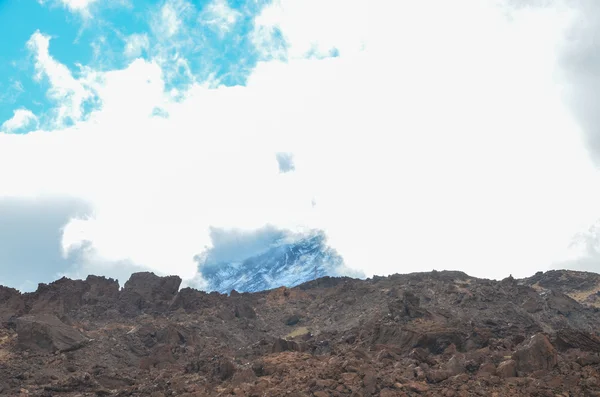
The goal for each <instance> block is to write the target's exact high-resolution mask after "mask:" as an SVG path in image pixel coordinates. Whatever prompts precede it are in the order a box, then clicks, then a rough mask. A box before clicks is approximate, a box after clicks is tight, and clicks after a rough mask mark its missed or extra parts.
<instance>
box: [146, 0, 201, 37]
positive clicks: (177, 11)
mask: <svg viewBox="0 0 600 397" xmlns="http://www.w3.org/2000/svg"><path fill="white" fill-rule="evenodd" d="M192 10H193V6H192V5H191V4H190V3H188V2H187V1H185V0H166V1H165V2H164V3H163V4H162V6H161V7H160V9H159V11H158V12H157V13H156V15H154V17H153V20H152V28H153V30H154V33H155V34H156V35H157V36H159V37H162V38H163V39H169V38H171V37H172V36H174V35H176V34H178V33H181V31H182V30H184V29H185V28H186V26H185V25H184V19H185V17H186V16H187V15H188V14H189V13H190V12H191V11H192Z"/></svg>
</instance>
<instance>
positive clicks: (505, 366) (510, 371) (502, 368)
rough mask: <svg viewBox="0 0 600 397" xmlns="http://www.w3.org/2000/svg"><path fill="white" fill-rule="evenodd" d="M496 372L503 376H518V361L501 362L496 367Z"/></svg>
mask: <svg viewBox="0 0 600 397" xmlns="http://www.w3.org/2000/svg"><path fill="white" fill-rule="evenodd" d="M496 374H497V375H498V376H499V377H501V378H512V377H515V376H517V363H516V361H515V360H507V361H504V362H501V363H500V365H498V368H497V369H496Z"/></svg>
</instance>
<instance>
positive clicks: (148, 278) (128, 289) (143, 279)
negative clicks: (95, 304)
mask: <svg viewBox="0 0 600 397" xmlns="http://www.w3.org/2000/svg"><path fill="white" fill-rule="evenodd" d="M180 285H181V278H180V277H179V276H168V277H159V276H157V275H155V274H154V273H151V272H140V273H133V274H132V275H131V277H130V278H129V280H127V282H126V283H125V285H124V286H123V290H122V291H121V292H120V294H119V301H120V310H121V313H123V314H127V315H137V314H139V313H140V312H154V313H156V312H158V313H162V312H165V311H167V310H168V309H169V307H170V306H171V304H172V302H173V301H174V298H175V296H176V295H177V291H178V290H179V286H180Z"/></svg>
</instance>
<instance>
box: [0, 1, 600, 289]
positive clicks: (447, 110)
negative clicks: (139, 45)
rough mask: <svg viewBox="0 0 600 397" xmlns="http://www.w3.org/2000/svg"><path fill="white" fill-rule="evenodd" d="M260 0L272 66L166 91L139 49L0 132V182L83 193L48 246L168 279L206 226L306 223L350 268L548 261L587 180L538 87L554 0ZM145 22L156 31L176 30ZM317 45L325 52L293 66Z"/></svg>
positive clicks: (566, 238)
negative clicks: (45, 129) (515, 2)
mask: <svg viewBox="0 0 600 397" xmlns="http://www.w3.org/2000/svg"><path fill="white" fill-rule="evenodd" d="M167 4H172V3H167ZM165 6H166V5H165ZM342 6H343V7H344V11H340V10H341V8H340V7H342ZM274 7H279V8H276V9H275V11H272V12H271V11H268V10H266V11H265V12H263V14H261V16H260V17H259V19H258V20H257V26H263V27H267V28H270V27H277V29H279V30H280V31H281V32H282V34H283V36H284V37H285V38H286V40H287V42H288V45H289V48H288V54H287V55H288V59H289V60H288V61H287V62H278V61H270V62H263V63H260V64H259V65H258V66H257V67H256V68H255V70H254V71H253V73H252V74H251V76H250V78H249V81H248V84H247V86H246V87H229V88H228V87H218V88H208V87H207V86H206V85H199V84H196V85H193V86H192V87H191V88H190V89H189V90H188V91H185V92H183V93H182V97H181V99H180V100H179V101H177V102H175V101H173V100H171V99H170V96H169V95H168V94H167V93H165V92H164V91H165V84H164V79H165V71H164V68H163V67H162V64H161V63H159V62H148V61H144V60H141V59H137V60H136V61H134V62H133V63H132V64H131V65H130V66H129V67H127V68H125V69H123V70H115V71H110V72H107V73H96V75H95V78H94V80H93V81H94V83H93V84H92V83H89V84H90V87H92V88H90V89H93V91H94V92H96V93H97V94H98V96H99V98H100V100H101V102H102V106H101V108H100V109H99V110H98V111H96V112H94V113H93V114H92V115H90V117H89V118H87V119H86V120H85V121H80V122H79V123H78V124H77V125H76V126H74V127H71V128H68V129H65V130H63V131H55V132H53V133H52V134H44V133H32V134H29V135H27V136H13V135H0V169H6V167H8V166H10V167H11V168H12V169H14V170H15V172H14V173H11V174H10V175H7V176H4V175H3V183H2V184H0V195H11V196H28V195H36V194H39V193H40V192H42V193H54V194H63V195H68V196H74V197H81V198H82V199H84V200H86V202H90V203H92V204H93V205H94V209H95V214H94V217H92V218H90V219H85V220H74V221H73V222H71V223H70V224H69V225H68V226H67V227H66V229H65V234H64V239H63V245H64V248H65V251H67V252H68V251H69V250H70V249H72V248H73V247H80V246H81V245H82V244H83V243H84V242H89V251H88V253H89V255H88V257H87V259H86V261H87V262H86V264H83V265H82V266H86V267H85V269H92V268H93V266H92V265H90V264H97V263H108V264H110V263H113V264H114V263H115V262H120V261H121V262H122V261H125V262H126V263H133V264H136V265H138V266H143V267H146V268H150V269H152V270H155V271H157V272H160V273H177V274H180V275H182V276H184V278H188V279H192V278H194V277H196V276H197V275H196V274H195V272H196V264H195V263H194V261H193V256H194V255H195V254H198V253H199V252H200V251H201V250H202V249H203V247H205V246H208V245H210V238H209V226H214V227H219V228H237V229H242V230H252V229H259V228H261V227H262V226H264V225H265V224H271V225H274V226H276V227H280V228H291V229H294V228H295V227H300V226H306V227H315V228H321V229H323V230H325V232H326V233H327V235H328V236H329V239H330V241H329V242H330V245H331V246H333V247H334V248H336V249H337V250H338V251H339V252H340V254H341V255H342V256H343V257H344V258H345V260H346V261H347V264H348V265H349V266H351V267H353V268H360V269H363V270H364V271H365V273H367V274H388V273H393V272H408V271H417V270H431V269H433V268H435V269H438V270H440V269H443V268H452V269H461V270H464V271H466V272H468V273H471V274H473V275H476V276H486V277H494V278H497V277H505V276H507V275H508V274H509V273H512V274H513V275H514V276H516V277H518V276H525V275H530V274H532V273H534V272H535V271H537V270H539V269H540V268H544V267H546V266H548V265H549V264H550V263H552V262H553V261H555V260H558V259H560V258H561V257H562V256H563V254H564V252H563V247H566V246H567V245H568V244H569V242H570V239H571V237H572V235H573V234H574V233H575V232H577V231H579V230H581V229H582V228H583V227H584V226H587V224H588V223H591V222H592V221H593V220H594V219H596V218H597V217H598V216H599V215H600V209H599V208H598V207H597V203H598V202H600V184H599V183H598V182H600V181H599V175H598V173H597V171H596V170H595V168H594V167H593V165H592V163H591V162H590V161H589V158H588V157H587V156H586V153H585V148H584V146H583V144H582V143H581V142H580V135H579V127H578V126H577V124H576V123H575V121H574V120H573V119H572V116H571V114H570V113H569V112H568V111H567V110H566V108H565V107H564V105H563V103H562V98H561V96H560V93H561V92H560V87H559V86H557V82H556V81H555V74H554V72H555V70H554V66H553V65H556V56H557V54H556V49H555V44H556V43H557V42H559V41H560V40H559V39H560V37H561V35H562V34H563V32H564V29H565V27H566V26H568V24H569V23H570V21H571V19H570V18H571V15H570V14H569V13H563V12H562V11H561V12H558V11H557V10H556V9H553V8H548V9H544V10H535V9H530V10H520V11H518V12H514V11H511V10H510V9H501V8H498V7H497V6H495V5H491V4H490V3H487V2H481V1H479V0H473V1H471V0H463V1H458V2H451V3H450V2H445V1H434V0H429V1H423V2H396V1H383V0H369V2H368V3H367V2H358V1H355V2H350V3H347V2H344V3H343V4H342V3H335V2H326V3H325V4H324V5H323V3H316V2H301V3H299V4H293V3H289V4H288V3H287V2H285V1H282V2H281V3H278V5H276V6H274ZM345 7H348V10H349V11H348V12H345V10H346V8H345ZM163 9H164V8H163ZM431 10H435V13H432V12H431ZM269 12H271V14H269ZM507 12H508V13H509V16H510V18H507ZM319 13H323V15H321V14H319ZM316 14H318V15H316ZM162 15H163V17H165V18H163V19H164V20H165V21H167V23H166V25H164V26H166V27H165V28H164V29H165V30H164V31H165V32H166V33H167V34H172V35H174V34H175V33H176V32H177V31H178V30H179V29H182V27H181V25H178V23H176V22H174V23H171V22H172V21H176V20H177V19H176V18H175V19H173V18H171V16H170V15H176V14H169V12H167V13H166V14H165V13H163V14H162ZM328 18H333V19H328ZM327 22H329V24H330V25H329V26H336V27H338V29H337V30H335V32H329V31H327V30H326V28H325V27H326V25H327ZM161 26H162V25H161ZM353 27H356V31H353V32H351V30H352V28H353ZM46 44H47V43H46ZM263 44H267V43H266V42H263ZM39 47H41V46H39V45H38V46H37V48H39ZM45 48H46V51H45V52H44V51H38V52H40V53H45V54H46V58H44V59H46V61H38V63H40V64H43V65H46V66H45V67H44V68H41V67H40V69H42V70H54V69H58V70H59V71H60V73H48V72H45V73H46V74H53V75H59V76H66V77H64V78H63V79H59V78H55V79H54V80H53V79H50V80H51V81H58V82H60V84H59V83H55V84H53V86H60V87H64V86H66V87H71V86H72V87H73V89H72V90H71V91H68V92H87V91H86V88H83V89H80V90H79V91H77V89H76V87H78V84H81V83H80V82H79V81H78V80H74V79H72V77H71V78H69V77H68V76H71V74H70V73H68V70H67V71H64V69H62V68H60V67H54V66H53V67H54V69H53V67H50V66H48V65H53V64H52V62H50V61H48V60H47V59H52V58H51V57H50V56H49V55H47V45H46V47H45ZM331 48H337V49H338V50H339V52H340V56H339V57H337V58H329V59H321V60H318V59H303V56H304V55H306V54H307V53H310V52H311V51H312V52H314V51H321V52H326V51H329V50H330V49H331ZM267 50H268V49H267ZM73 81H75V82H73ZM86 81H88V80H86ZM86 84H87V83H86ZM84 87H87V86H84ZM67 97H68V96H67ZM80 97H84V95H82V94H80ZM73 103H80V102H77V101H74V102H73ZM156 107H159V108H161V109H163V110H164V114H168V117H157V116H153V110H154V109H155V108H156ZM79 119H81V118H79ZM276 153H293V154H294V164H295V171H294V172H291V173H287V174H285V175H282V174H280V173H279V167H278V164H277V162H276V161H274V159H273V156H274V155H275V154H276ZM33 160H35V161H33ZM37 164H43V165H44V166H43V167H40V166H37ZM314 202H318V205H316V206H315V205H313V203H314ZM90 266H92V267H90ZM98 266H100V265H98ZM102 269H108V267H106V266H105V267H103V268H102ZM106 271H107V272H109V271H110V269H108V270H106Z"/></svg>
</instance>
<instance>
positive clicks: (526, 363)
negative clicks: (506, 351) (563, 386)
mask: <svg viewBox="0 0 600 397" xmlns="http://www.w3.org/2000/svg"><path fill="white" fill-rule="evenodd" d="M512 358H513V360H515V362H516V363H517V366H516V369H517V371H518V372H524V373H530V372H533V371H536V370H540V369H545V370H549V369H552V368H554V367H555V366H556V364H557V362H558V358H557V352H556V349H555V348H554V346H552V343H550V340H548V337H546V336H545V335H543V334H536V335H534V336H533V337H532V338H531V339H530V341H529V343H527V345H526V346H524V347H522V348H521V349H519V350H517V351H516V352H515V353H514V354H513V357H512Z"/></svg>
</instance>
